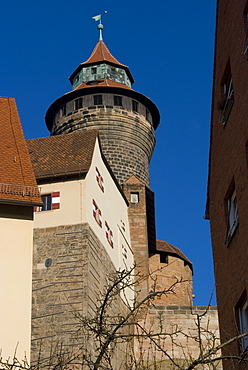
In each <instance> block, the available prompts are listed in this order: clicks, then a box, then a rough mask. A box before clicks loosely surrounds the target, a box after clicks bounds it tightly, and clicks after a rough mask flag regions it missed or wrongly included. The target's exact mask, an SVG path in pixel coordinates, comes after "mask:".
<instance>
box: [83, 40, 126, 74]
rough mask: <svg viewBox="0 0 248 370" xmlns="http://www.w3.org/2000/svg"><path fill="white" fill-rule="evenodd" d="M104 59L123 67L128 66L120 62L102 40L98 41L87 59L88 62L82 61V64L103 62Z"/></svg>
mask: <svg viewBox="0 0 248 370" xmlns="http://www.w3.org/2000/svg"><path fill="white" fill-rule="evenodd" d="M104 60H105V61H107V62H110V63H114V64H118V65H119V66H120V67H122V68H127V66H125V65H124V64H121V63H120V62H118V60H117V59H116V58H115V57H114V56H113V55H112V54H111V53H110V51H109V49H108V48H107V46H106V45H105V44H104V42H103V41H102V40H100V41H98V43H97V44H96V46H95V48H94V50H93V51H92V53H91V56H90V57H89V59H87V60H86V62H84V63H81V66H82V65H84V64H89V63H90V64H92V63H97V62H102V61H104Z"/></svg>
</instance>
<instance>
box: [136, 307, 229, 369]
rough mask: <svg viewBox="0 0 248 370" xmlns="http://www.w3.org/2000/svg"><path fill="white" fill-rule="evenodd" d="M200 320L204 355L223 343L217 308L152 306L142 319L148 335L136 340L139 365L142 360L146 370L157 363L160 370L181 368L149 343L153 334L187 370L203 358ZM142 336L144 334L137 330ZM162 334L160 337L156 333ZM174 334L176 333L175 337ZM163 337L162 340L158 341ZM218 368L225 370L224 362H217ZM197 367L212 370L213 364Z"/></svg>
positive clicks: (140, 322)
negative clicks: (198, 322) (200, 342)
mask: <svg viewBox="0 0 248 370" xmlns="http://www.w3.org/2000/svg"><path fill="white" fill-rule="evenodd" d="M197 317H199V318H200V327H201V329H200V332H201V339H202V348H203V351H204V353H206V352H207V349H208V348H209V349H210V348H213V347H215V346H216V345H218V344H219V340H218V338H219V331H218V313H217V308H216V307H213V306H210V307H206V306H193V307H190V306H176V305H173V306H170V305H168V306H164V305H160V306H158V305H154V306H152V307H149V308H148V310H147V313H146V314H144V315H143V318H142V319H140V320H139V324H140V325H141V326H142V327H143V328H145V329H146V331H147V333H148V335H147V336H145V337H144V336H141V337H140V338H136V339H135V343H134V354H135V356H136V358H137V362H138V361H140V362H141V363H142V364H143V366H146V368H147V367H148V366H149V365H151V364H153V366H154V363H156V366H157V367H156V368H158V369H160V370H166V369H169V368H170V369H174V370H175V369H178V367H176V366H175V365H173V363H172V361H170V360H169V358H168V356H166V355H165V354H164V353H162V351H160V350H158V348H156V346H154V344H153V343H152V341H151V340H149V333H151V334H153V338H154V339H155V340H157V342H158V343H159V345H160V346H161V348H162V349H163V350H164V351H166V353H167V354H168V355H169V356H170V357H171V358H172V359H173V361H175V362H176V363H177V364H180V365H181V366H182V367H183V368H187V367H188V366H189V363H190V362H191V361H192V360H194V359H197V358H198V357H199V355H200V346H199V336H198V333H199V332H198V327H199V326H197ZM136 333H138V334H143V333H142V332H141V331H137V332H136ZM156 333H159V337H156V336H155V335H154V334H156ZM173 333H174V334H173ZM158 338H159V340H158ZM214 364H215V366H216V367H215V369H222V364H221V362H220V363H219V362H218V363H217V362H215V363H214ZM197 368H199V369H201V370H203V369H210V368H211V369H212V365H211V364H207V365H201V366H198V367H197Z"/></svg>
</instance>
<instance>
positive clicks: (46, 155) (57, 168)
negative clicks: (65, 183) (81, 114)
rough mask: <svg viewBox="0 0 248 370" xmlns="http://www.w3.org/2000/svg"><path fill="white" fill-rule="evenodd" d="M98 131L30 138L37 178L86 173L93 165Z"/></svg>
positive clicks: (30, 152) (30, 149)
mask: <svg viewBox="0 0 248 370" xmlns="http://www.w3.org/2000/svg"><path fill="white" fill-rule="evenodd" d="M97 136H98V131H96V130H90V131H81V132H77V133H71V134H66V135H58V136H50V137H43V138H40V139H32V140H28V141H27V144H28V148H29V154H30V157H31V161H32V164H33V168H34V172H35V175H36V178H37V180H39V179H44V178H51V177H53V178H55V177H61V176H71V175H74V174H83V173H86V172H87V171H88V170H89V168H90V165H91V160H92V155H93V150H94V147H95V141H96V138H97Z"/></svg>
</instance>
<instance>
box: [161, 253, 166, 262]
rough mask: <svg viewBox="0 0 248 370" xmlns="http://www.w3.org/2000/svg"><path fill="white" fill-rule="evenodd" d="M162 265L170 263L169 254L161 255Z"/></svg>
mask: <svg viewBox="0 0 248 370" xmlns="http://www.w3.org/2000/svg"><path fill="white" fill-rule="evenodd" d="M160 263H168V254H165V253H161V254H160Z"/></svg>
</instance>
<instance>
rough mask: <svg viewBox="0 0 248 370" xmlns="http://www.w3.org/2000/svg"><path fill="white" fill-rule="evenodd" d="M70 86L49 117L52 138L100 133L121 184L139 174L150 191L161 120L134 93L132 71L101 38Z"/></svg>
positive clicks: (144, 99) (146, 101) (147, 102)
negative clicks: (111, 51)
mask: <svg viewBox="0 0 248 370" xmlns="http://www.w3.org/2000/svg"><path fill="white" fill-rule="evenodd" d="M99 26H100V25H99ZM69 80H70V82H71V84H72V88H73V90H72V91H71V92H69V93H67V94H65V95H63V96H61V97H60V98H58V99H57V100H56V101H55V102H54V103H52V105H51V106H50V107H49V109H48V110H47V113H46V125H47V127H48V129H49V131H50V132H51V135H60V134H67V133H71V132H75V131H85V130H87V131H88V130H92V129H94V130H95V129H97V130H99V135H100V141H101V146H102V150H103V153H104V155H105V157H106V159H107V161H108V163H109V164H110V167H111V169H112V170H113V172H114V174H115V176H116V178H117V180H118V181H119V183H120V184H122V183H123V182H124V181H125V180H127V179H128V178H129V177H130V176H131V175H133V174H134V175H137V176H138V177H139V178H140V179H141V180H142V181H143V182H144V183H145V184H146V185H147V186H149V183H150V179H149V162H150V159H151V156H152V153H153V149H154V146H155V135H154V131H155V129H156V128H157V126H158V125H159V120H160V115H159V111H158V109H157V107H156V105H155V104H154V103H153V102H152V101H151V100H150V99H149V98H147V97H146V96H144V95H142V94H140V93H138V92H136V91H134V90H133V89H132V88H131V86H132V84H133V82H134V80H133V77H132V75H131V73H130V71H129V68H128V67H127V66H125V65H123V64H121V63H120V62H118V60H117V59H115V57H114V56H113V55H112V54H111V53H110V51H109V50H108V48H107V47H106V45H105V44H104V42H103V41H102V39H101V37H100V40H99V41H98V43H97V44H96V46H95V48H94V50H93V52H92V54H91V56H90V57H89V59H88V60H86V61H85V62H84V63H81V64H80V65H79V66H78V67H77V68H76V70H75V71H74V72H73V73H72V75H71V76H70V77H69Z"/></svg>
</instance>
